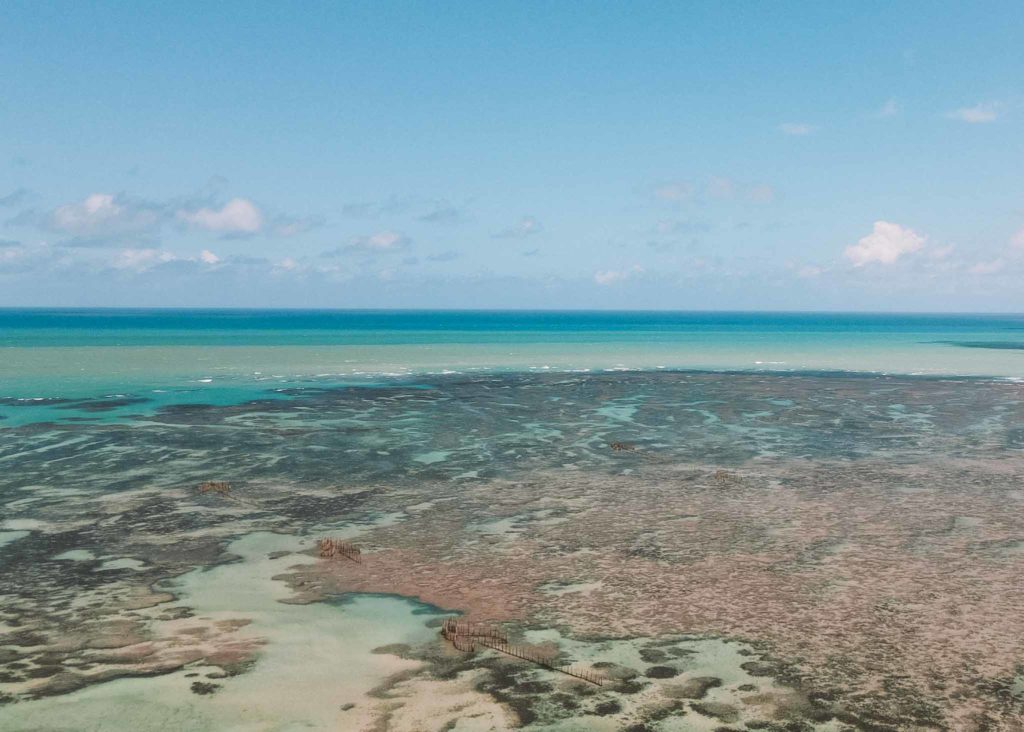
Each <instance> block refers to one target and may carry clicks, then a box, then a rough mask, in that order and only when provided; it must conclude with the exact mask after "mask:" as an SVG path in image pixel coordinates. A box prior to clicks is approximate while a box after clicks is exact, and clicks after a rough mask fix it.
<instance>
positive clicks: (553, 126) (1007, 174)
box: [0, 2, 1024, 311]
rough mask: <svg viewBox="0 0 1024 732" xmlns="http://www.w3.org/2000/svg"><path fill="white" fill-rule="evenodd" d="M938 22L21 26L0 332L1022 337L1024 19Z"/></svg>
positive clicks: (938, 9)
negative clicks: (565, 321) (721, 317)
mask: <svg viewBox="0 0 1024 732" xmlns="http://www.w3.org/2000/svg"><path fill="white" fill-rule="evenodd" d="M920 11H921V8H920V7H919V6H916V5H914V4H909V3H908V4H900V5H898V6H891V7H883V8H878V7H872V8H868V7H866V6H865V7H856V6H854V7H850V6H847V7H845V8H841V7H836V6H829V5H828V4H820V3H783V4H777V5H773V6H772V7H767V6H765V7H757V6H723V5H708V6H691V7H685V6H680V7H672V6H668V7H666V6H664V5H661V4H654V3H649V4H648V3H640V4H629V5H627V4H622V5H613V4H605V5H601V6H592V7H590V8H589V10H588V12H587V15H586V17H581V16H579V15H578V14H577V13H576V11H575V10H574V8H573V7H572V6H570V5H559V6H541V5H531V4H522V5H518V6H510V5H506V4H497V5H489V4H486V3H485V4H475V3H474V4H466V5H464V6H460V7H458V8H456V7H455V6H449V7H447V8H446V9H445V11H444V12H437V11H436V9H430V8H427V7H425V6H417V5H414V4H408V5H389V6H375V7H373V8H369V9H367V8H362V9H360V8H358V7H356V6H351V7H346V6H341V5H338V6H324V7H317V8H312V7H306V8H300V9H299V10H297V11H296V12H294V13H289V14H288V15H287V16H285V15H282V14H281V13H280V12H279V11H278V10H277V9H276V8H275V6H273V5H272V4H253V5H248V6H246V23H245V24H243V25H240V24H238V23H237V14H236V13H235V12H234V11H233V10H232V8H231V7H230V6H228V5H219V6H214V7H210V6H208V5H200V4H198V3H192V2H186V3H180V4H175V5H174V6H168V7H155V6H145V7H138V8H127V7H126V6H124V5H122V4H116V3H102V2H101V3H99V4H95V5H90V6H89V7H85V6H83V5H80V4H66V3H54V4H43V3H31V4H30V3H11V4H7V5H5V6H3V7H2V8H0V25H2V27H4V28H7V29H9V30H12V29H13V30H14V31H15V32H13V33H8V34H6V38H5V43H4V44H2V45H0V62H2V63H3V65H4V68H7V69H13V70H15V71H14V72H13V73H9V74H4V75H2V76H0V111H2V117H0V120H2V128H0V129H2V130H3V134H0V306H31V305H111V306H245V307H260V306H263V307H282V306H287V307H470V308H473V307H494V308H516V307H524V308H579V307H581V308H605V307H620V308H678V309H701V308H714V309H722V308H725V309H730V308H731V309H822V310H827V309H840V310H848V309H853V310H887V309H888V310H961V311H968V310H1004V311H1024V178H1022V177H1021V175H1020V170H1022V169H1024V160H1021V159H1020V158H1021V154H1022V151H1021V140H1022V139H1024V126H1022V119H1024V97H1022V88H1021V80H1024V55H1022V54H1021V53H1020V51H1019V39H1020V38H1021V37H1024V13H1022V12H1021V11H1020V7H1019V5H1018V4H1015V3H1012V2H1005V3H1004V2H993V3H988V4H986V8H985V11H984V12H981V11H979V10H978V9H976V8H972V7H952V6H942V5H940V6H934V5H929V7H928V12H926V13H925V12H920ZM880 29H884V30H885V32H880ZM227 38H230V39H231V40H230V42H226V41H225V40H224V39H227Z"/></svg>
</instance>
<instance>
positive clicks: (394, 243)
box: [320, 229, 412, 258]
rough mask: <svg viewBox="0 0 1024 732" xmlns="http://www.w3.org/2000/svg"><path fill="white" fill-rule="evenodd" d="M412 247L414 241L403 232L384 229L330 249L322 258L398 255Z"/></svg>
mask: <svg viewBox="0 0 1024 732" xmlns="http://www.w3.org/2000/svg"><path fill="white" fill-rule="evenodd" d="M411 246H412V239H410V238H409V237H407V236H406V235H405V234H402V233H401V232H398V231H394V230H392V229H384V230H383V231H378V232H376V233H374V234H367V235H365V236H357V237H353V238H352V240H351V241H350V242H349V243H348V244H346V245H344V246H340V247H335V248H334V249H329V250H328V251H326V252H323V253H322V254H321V255H320V256H321V257H328V258H332V257H341V256H345V255H347V254H362V255H365V256H366V257H375V256H377V255H379V254H397V253H399V252H404V251H406V250H408V249H409V248H410V247H411Z"/></svg>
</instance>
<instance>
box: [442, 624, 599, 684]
mask: <svg viewBox="0 0 1024 732" xmlns="http://www.w3.org/2000/svg"><path fill="white" fill-rule="evenodd" d="M441 635H442V636H443V637H444V638H445V639H446V640H448V641H450V642H451V644H452V645H453V646H455V648H456V649H458V650H460V651H463V652H465V653H473V652H474V651H476V646H477V645H481V646H484V647H485V648H490V649H492V650H495V651H498V652H499V653H504V654H506V655H508V656H512V657H513V658H521V659H522V660H524V661H529V662H530V663H533V664H536V665H538V666H540V667H542V668H546V669H548V670H550V671H557V672H558V673H562V674H565V675H566V676H572V677H574V678H577V679H581V680H583V681H586V682H589V683H591V684H595V685H596V686H603V685H604V677H603V676H601V675H600V674H598V673H596V672H594V671H592V670H591V669H588V668H583V667H579V666H556V665H554V664H553V663H552V662H551V658H550V657H549V656H546V655H543V654H541V653H539V652H537V651H535V650H533V649H531V648H529V647H527V646H514V645H511V644H510V643H509V642H508V636H507V635H506V634H505V632H504V631H502V630H500V629H499V628H496V627H494V626H493V625H487V624H486V623H470V622H467V621H465V620H459V619H458V618H447V619H446V620H445V621H444V624H443V625H442V626H441Z"/></svg>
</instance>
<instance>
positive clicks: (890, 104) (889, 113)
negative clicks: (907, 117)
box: [871, 99, 900, 119]
mask: <svg viewBox="0 0 1024 732" xmlns="http://www.w3.org/2000/svg"><path fill="white" fill-rule="evenodd" d="M899 113H900V105H899V102H897V101H896V100H895V99H888V100H887V101H886V102H885V104H883V105H882V106H881V107H879V108H878V109H877V110H875V113H874V114H873V115H871V116H872V117H875V118H876V119H888V118H889V117H895V116H896V115H898V114H899Z"/></svg>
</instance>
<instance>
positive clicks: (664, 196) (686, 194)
mask: <svg viewBox="0 0 1024 732" xmlns="http://www.w3.org/2000/svg"><path fill="white" fill-rule="evenodd" d="M653 194H654V197H655V198H656V199H658V200H659V201H671V202H673V203H678V202H680V201H686V200H688V199H689V198H691V197H692V196H693V186H692V185H691V184H689V183H686V182H685V181H670V182H667V183H659V184H657V185H656V186H654V190H653Z"/></svg>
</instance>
